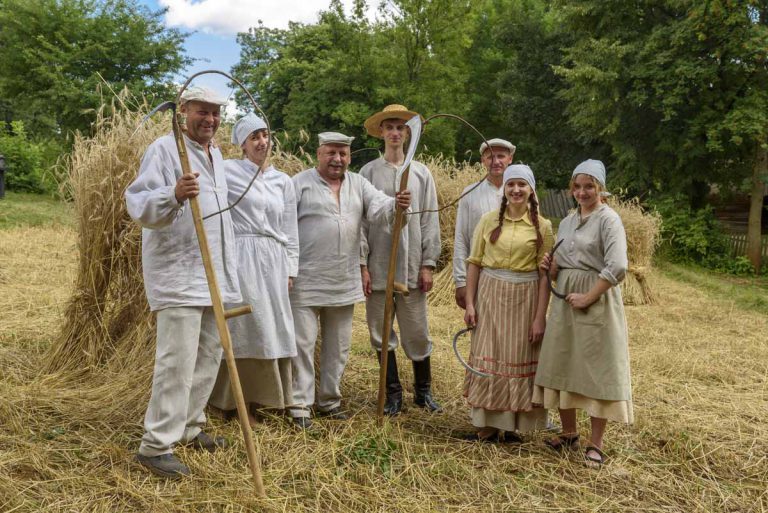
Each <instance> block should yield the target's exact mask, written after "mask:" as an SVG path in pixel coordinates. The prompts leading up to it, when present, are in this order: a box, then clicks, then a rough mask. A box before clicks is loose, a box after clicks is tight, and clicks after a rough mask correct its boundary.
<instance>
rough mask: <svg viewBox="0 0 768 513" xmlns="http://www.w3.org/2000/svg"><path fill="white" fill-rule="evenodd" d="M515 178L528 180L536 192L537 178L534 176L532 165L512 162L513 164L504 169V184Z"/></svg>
mask: <svg viewBox="0 0 768 513" xmlns="http://www.w3.org/2000/svg"><path fill="white" fill-rule="evenodd" d="M513 178H522V179H523V180H525V181H526V182H528V185H530V186H531V189H533V192H534V193H535V192H536V178H534V176H533V171H532V170H531V168H530V167H528V166H526V165H525V164H512V165H511V166H508V167H507V169H505V170H504V179H503V181H502V182H503V184H504V185H507V182H508V181H509V180H512V179H513Z"/></svg>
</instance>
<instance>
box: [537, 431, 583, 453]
mask: <svg viewBox="0 0 768 513" xmlns="http://www.w3.org/2000/svg"><path fill="white" fill-rule="evenodd" d="M544 445H546V446H547V447H549V448H550V449H552V450H553V451H555V452H563V450H564V449H571V450H573V449H578V448H579V434H578V433H574V434H570V435H557V436H556V437H554V438H550V439H548V440H544Z"/></svg>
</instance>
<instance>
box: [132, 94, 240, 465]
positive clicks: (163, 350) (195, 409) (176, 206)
mask: <svg viewBox="0 0 768 513" xmlns="http://www.w3.org/2000/svg"><path fill="white" fill-rule="evenodd" d="M226 103H227V101H226V99H224V98H221V97H219V96H218V95H217V94H216V93H215V92H213V91H211V90H210V89H207V88H204V87H190V88H188V89H186V90H185V91H184V93H183V94H182V96H181V108H180V111H181V112H182V113H183V114H185V115H186V131H185V133H184V135H183V137H184V142H185V144H186V148H187V153H188V154H189V162H190V166H191V169H192V172H190V173H186V174H182V169H181V163H180V161H179V155H178V151H177V149H176V142H175V140H174V136H173V134H167V135H164V136H162V137H160V138H159V139H157V140H156V141H155V142H153V143H152V144H151V145H150V146H149V147H148V148H147V151H146V152H145V153H144V157H143V158H142V161H141V168H140V169H139V174H138V176H137V177H136V180H134V182H133V183H132V184H131V185H130V186H128V189H126V191H125V201H126V205H127V208H128V214H129V215H130V216H131V217H132V218H133V219H134V220H135V221H137V222H138V223H139V224H140V225H141V226H142V228H143V230H142V267H143V272H144V288H145V291H146V294H147V299H148V301H149V307H150V310H152V311H153V312H156V314H157V351H156V355H155V368H154V374H153V377H152V395H151V397H150V400H149V405H148V407H147V413H146V416H145V417H144V436H143V437H142V439H141V446H140V447H139V453H138V456H137V460H138V461H139V463H141V464H142V465H144V466H145V467H147V468H148V469H149V470H150V471H151V472H153V473H155V474H158V475H161V476H164V477H169V478H178V477H181V476H186V475H189V468H188V467H187V466H186V465H184V464H183V463H182V462H180V461H179V460H178V459H177V458H176V457H175V456H174V455H173V446H174V445H175V444H178V443H182V444H189V445H191V446H192V447H194V448H197V449H205V450H208V451H210V452H213V451H215V450H216V449H217V448H220V447H223V446H224V445H225V441H224V439H223V438H220V437H217V438H215V439H214V438H212V437H211V436H209V435H208V434H206V433H205V432H204V431H202V429H201V428H202V427H203V426H204V425H205V422H206V418H205V414H204V413H203V408H204V407H205V404H206V402H207V401H208V396H209V395H210V393H211V389H212V387H213V384H214V381H215V379H216V373H217V371H218V368H219V361H220V360H221V346H220V342H219V335H218V331H217V329H216V322H215V319H214V316H213V308H212V307H211V297H210V292H209V289H208V282H207V280H206V277H205V268H204V267H203V262H202V257H201V253H200V249H199V247H198V242H197V236H196V233H195V227H194V223H193V220H192V212H191V209H190V208H189V207H188V205H187V199H189V198H192V197H195V196H197V197H198V198H199V201H200V208H201V209H202V212H203V216H205V215H206V214H210V213H213V212H217V211H219V210H221V209H222V208H223V207H226V206H227V182H226V180H225V178H224V161H223V158H222V156H221V151H219V149H218V148H217V147H216V146H215V144H214V143H213V136H214V134H215V133H216V130H217V129H218V128H219V123H220V110H221V106H223V105H226ZM204 223H205V230H206V233H207V236H208V245H209V249H210V251H211V259H212V263H213V267H214V270H215V272H216V278H217V280H218V282H219V287H220V289H221V296H222V300H223V301H224V302H226V303H237V302H239V301H240V300H241V297H240V289H239V286H238V281H237V272H236V268H235V263H236V261H235V246H234V242H235V241H234V233H233V229H232V220H231V218H230V215H229V212H223V213H221V214H220V215H216V216H213V217H211V218H210V219H208V220H206V221H205V222H204Z"/></svg>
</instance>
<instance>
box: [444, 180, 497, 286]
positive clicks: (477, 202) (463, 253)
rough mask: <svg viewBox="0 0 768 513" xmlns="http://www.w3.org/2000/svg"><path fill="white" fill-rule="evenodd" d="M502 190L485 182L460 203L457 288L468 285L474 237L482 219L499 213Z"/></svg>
mask: <svg viewBox="0 0 768 513" xmlns="http://www.w3.org/2000/svg"><path fill="white" fill-rule="evenodd" d="M474 186H475V184H474V183H473V184H472V185H470V186H469V187H466V188H465V189H464V191H462V194H464V193H465V192H467V190H469V189H471V188H472V187H474ZM500 191H501V189H499V188H497V187H496V186H495V185H493V184H492V183H491V182H489V181H488V180H485V179H484V180H483V183H482V184H480V185H479V186H478V187H477V189H475V190H473V191H472V192H470V193H469V194H467V195H466V196H464V197H463V198H461V201H459V207H458V209H457V211H456V231H455V233H454V241H453V281H454V282H455V283H456V287H457V288H458V287H465V286H466V285H467V264H466V260H467V258H468V257H469V253H470V249H471V246H472V235H473V234H474V233H475V227H476V226H477V223H479V222H480V218H481V217H483V215H484V214H485V213H487V212H490V211H491V210H496V212H497V213H498V211H499V207H500V206H501V192H500Z"/></svg>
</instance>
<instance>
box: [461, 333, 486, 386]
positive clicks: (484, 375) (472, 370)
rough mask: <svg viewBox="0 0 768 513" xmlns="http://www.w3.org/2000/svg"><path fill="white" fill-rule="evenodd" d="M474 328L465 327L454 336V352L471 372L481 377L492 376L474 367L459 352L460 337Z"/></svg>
mask: <svg viewBox="0 0 768 513" xmlns="http://www.w3.org/2000/svg"><path fill="white" fill-rule="evenodd" d="M473 329H474V328H464V329H463V330H461V331H459V332H458V333H456V334H455V335H454V336H453V352H454V353H456V358H458V360H459V362H460V363H461V364H462V365H463V366H464V368H465V369H467V370H468V371H469V372H471V373H472V374H474V375H475V376H480V377H481V378H490V377H492V376H493V375H492V374H488V373H487V372H483V371H479V370H477V369H475V368H474V367H472V366H471V365H470V364H469V363H467V361H466V360H465V359H464V357H463V356H461V353H460V352H459V337H460V336H462V335H463V334H465V333H469V332H470V331H472V330H473Z"/></svg>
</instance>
